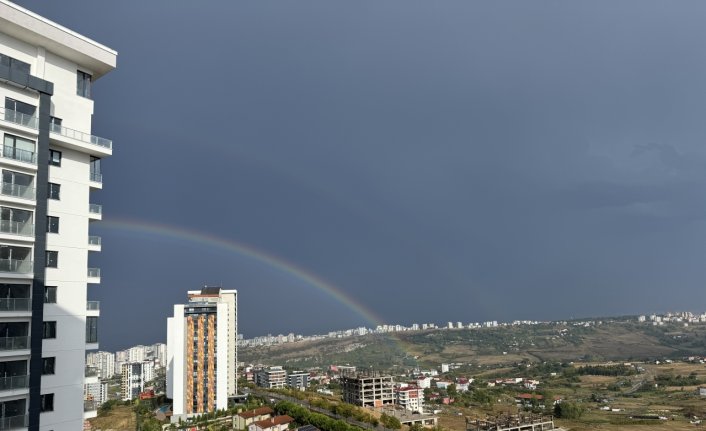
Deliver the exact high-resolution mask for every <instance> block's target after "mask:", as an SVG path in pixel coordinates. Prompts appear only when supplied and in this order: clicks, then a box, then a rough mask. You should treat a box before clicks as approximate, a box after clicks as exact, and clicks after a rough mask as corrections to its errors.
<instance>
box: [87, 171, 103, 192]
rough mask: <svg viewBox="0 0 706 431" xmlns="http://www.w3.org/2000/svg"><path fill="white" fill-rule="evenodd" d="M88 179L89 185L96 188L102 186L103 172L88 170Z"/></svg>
mask: <svg viewBox="0 0 706 431" xmlns="http://www.w3.org/2000/svg"><path fill="white" fill-rule="evenodd" d="M88 179H89V180H90V182H91V187H93V188H96V189H102V188H103V174H101V173H100V172H90V173H89V174H88Z"/></svg>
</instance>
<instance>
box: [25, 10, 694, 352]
mask: <svg viewBox="0 0 706 431" xmlns="http://www.w3.org/2000/svg"><path fill="white" fill-rule="evenodd" d="M19 3H20V4H21V5H23V6H25V7H27V8H29V9H30V10H32V11H35V12H37V13H39V14H40V15H43V16H45V17H47V18H49V19H52V20H54V21H56V22H58V23H60V24H62V25H65V26H67V27H69V28H71V29H73V30H75V31H77V32H79V33H82V34H85V35H86V36H88V37H91V38H93V39H95V40H97V41H99V42H101V43H104V44H106V45H108V46H110V47H111V48H114V49H116V50H117V51H118V52H119V56H118V68H117V70H115V71H114V72H112V73H110V74H109V75H107V76H105V77H104V78H102V79H100V80H99V81H97V82H96V84H95V86H94V96H95V97H94V98H95V100H96V112H95V118H94V127H93V132H94V133H95V134H97V135H100V136H105V137H110V138H112V139H113V140H114V142H115V143H114V156H113V157H110V158H109V159H107V160H106V162H105V164H104V190H103V191H100V192H97V193H94V196H93V200H94V201H95V202H98V203H103V204H104V211H105V216H104V220H106V221H110V220H114V221H116V220H118V221H119V220H126V219H130V220H137V221H139V222H145V223H151V224H164V225H169V226H172V227H176V228H179V229H187V230H191V231H198V232H202V233H206V234H209V235H215V236H218V237H220V238H222V239H224V240H228V241H238V242H240V243H244V244H249V245H252V246H254V247H257V248H259V249H261V250H263V251H266V252H268V253H270V254H272V255H275V256H278V257H280V258H282V259H284V260H286V261H289V262H291V263H293V264H295V265H297V266H299V267H302V268H304V269H307V270H308V271H310V272H312V273H315V274H318V275H319V276H320V277H322V278H323V279H325V280H328V281H329V282H330V283H332V284H333V285H335V286H337V287H338V288H340V289H341V290H343V291H345V292H346V293H347V294H348V295H350V296H351V297H353V298H354V299H355V300H357V301H359V302H360V303H362V304H364V305H365V306H366V307H367V308H369V309H370V310H371V311H373V312H374V313H376V314H378V315H379V316H381V317H382V318H383V319H384V320H385V321H387V322H389V323H406V324H409V323H412V322H420V323H421V322H425V321H435V322H445V321H447V320H454V321H456V320H462V321H464V322H468V321H482V320H487V319H493V320H495V319H497V320H511V319H559V318H569V317H572V316H574V317H579V316H599V315H615V314H628V313H641V312H651V311H667V310H685V309H686V310H694V311H701V310H704V309H706V306H705V305H704V299H706V293H705V292H706V289H704V284H705V282H706V265H705V264H704V262H705V261H706V223H705V222H706V150H705V149H704V144H705V143H706V121H705V118H706V44H705V43H704V41H706V26H704V25H703V23H704V20H705V18H706V3H703V2H697V1H693V2H689V1H682V2H664V1H655V2H650V1H642V0H640V1H621V2H616V1H612V0H611V1H603V2H601V1H590V2H564V1H543V2H542V1H533V2H526V1H517V2H500V1H491V2H470V1H409V0H404V1H401V0H400V1H392V0H391V1H348V2H339V1H323V0H322V1H296V2H294V1H281V2H270V1H250V2H235V1H189V2H187V1H156V0H149V1H147V0H143V1H76V0H62V1H44V0H41V1H40V0H36V1H35V0H32V1H29V0H28V1H20V2H19ZM106 225H107V223H106ZM92 230H93V232H92V233H94V234H99V235H102V236H103V252H102V253H99V254H96V256H91V264H92V265H95V266H99V267H101V268H102V270H103V274H104V275H103V283H102V284H101V285H100V286H95V287H91V288H90V290H89V295H90V297H91V299H98V300H100V301H102V302H101V304H102V305H101V307H102V311H101V327H100V331H101V347H102V348H103V349H110V350H113V349H117V348H124V347H127V346H129V345H132V344H137V343H149V342H156V341H163V340H164V339H165V334H166V316H167V314H169V313H170V312H171V307H172V305H173V304H174V303H177V302H183V301H184V298H185V292H186V290H188V289H194V288H198V287H199V286H200V285H202V284H204V283H209V284H214V283H215V284H222V285H223V286H225V287H229V288H236V289H238V291H239V293H240V314H239V321H240V326H241V332H243V333H245V335H246V336H248V337H249V336H255V335H261V334H266V333H268V332H272V333H275V334H276V333H280V332H284V333H287V332H289V331H295V332H303V333H312V332H323V331H327V330H329V329H340V328H346V327H353V326H357V325H361V324H366V325H368V326H369V325H370V323H369V322H366V321H365V320H364V319H363V318H362V317H361V316H360V315H359V314H357V313H355V312H353V311H351V310H350V308H349V307H347V306H345V305H344V304H341V303H340V302H337V301H336V300H334V299H333V298H332V297H330V296H328V295H326V294H325V293H323V292H322V291H320V290H318V289H316V288H314V287H312V286H311V285H310V284H307V283H306V282H303V281H302V280H298V279H296V278H295V277H293V276H291V275H288V274H286V273H284V272H282V271H279V270H277V269H275V268H273V267H270V266H268V265H266V264H263V263H262V262H258V261H256V260H254V259H251V258H248V257H245V256H242V255H238V254H236V253H229V252H225V251H224V250H223V249H218V248H214V247H212V246H209V245H207V244H199V243H195V242H190V241H184V240H180V239H177V238H169V237H164V236H157V235H146V234H144V233H140V232H130V231H125V230H117V229H114V228H109V227H106V226H104V227H101V226H100V223H97V224H95V225H93V226H92Z"/></svg>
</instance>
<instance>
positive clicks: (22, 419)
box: [0, 415, 29, 430]
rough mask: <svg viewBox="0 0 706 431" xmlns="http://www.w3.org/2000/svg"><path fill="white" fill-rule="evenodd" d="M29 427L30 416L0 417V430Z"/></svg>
mask: <svg viewBox="0 0 706 431" xmlns="http://www.w3.org/2000/svg"><path fill="white" fill-rule="evenodd" d="M28 426H29V416H27V415H20V416H9V417H0V430H11V429H15V428H27V427H28Z"/></svg>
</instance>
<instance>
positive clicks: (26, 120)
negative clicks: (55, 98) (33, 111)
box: [0, 108, 39, 130]
mask: <svg viewBox="0 0 706 431" xmlns="http://www.w3.org/2000/svg"><path fill="white" fill-rule="evenodd" d="M0 113H2V114H1V115H0V118H1V119H2V120H4V121H7V122H8V123H12V124H16V125H18V126H22V127H26V128H28V129H34V130H37V129H38V127H39V118H37V117H36V116H34V115H27V114H23V113H22V112H17V111H15V110H13V109H7V108H0Z"/></svg>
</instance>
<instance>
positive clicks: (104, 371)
mask: <svg viewBox="0 0 706 431" xmlns="http://www.w3.org/2000/svg"><path fill="white" fill-rule="evenodd" d="M86 366H87V367H93V368H95V369H97V370H98V376H99V377H100V378H101V379H110V378H112V377H113V376H114V375H115V354H114V353H111V352H91V353H89V354H87V355H86Z"/></svg>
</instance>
